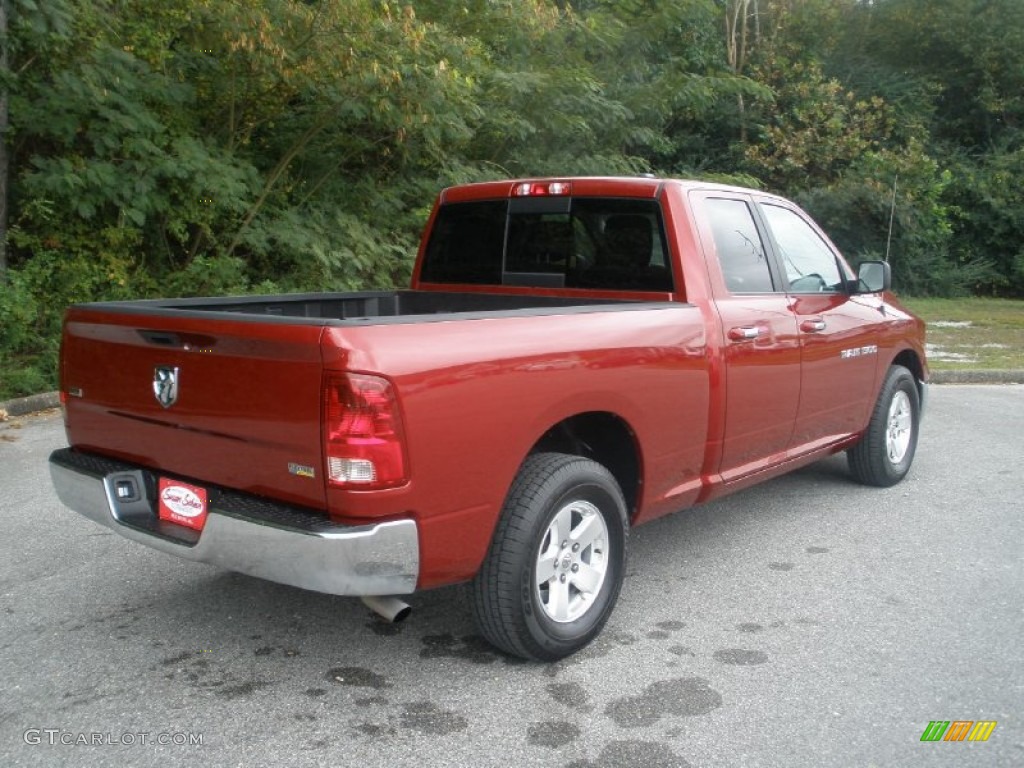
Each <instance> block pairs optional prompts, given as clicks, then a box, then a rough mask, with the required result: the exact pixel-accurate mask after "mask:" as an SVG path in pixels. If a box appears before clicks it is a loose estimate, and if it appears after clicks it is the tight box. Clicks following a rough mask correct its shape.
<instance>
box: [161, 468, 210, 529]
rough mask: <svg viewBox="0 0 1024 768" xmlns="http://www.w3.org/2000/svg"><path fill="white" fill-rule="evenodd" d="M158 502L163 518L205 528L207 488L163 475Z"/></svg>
mask: <svg viewBox="0 0 1024 768" xmlns="http://www.w3.org/2000/svg"><path fill="white" fill-rule="evenodd" d="M157 502H158V503H157V506H158V509H159V514H160V519H161V520H167V521H169V522H172V523H177V524H178V525H184V526H187V527H189V528H194V529H195V530H197V531H201V530H203V526H204V525H205V524H206V511H207V505H206V489H205V488H200V487H199V486H197V485H189V484H188V483H183V482H181V481H180V480H171V479H169V478H166V477H161V478H160V487H159V492H158V494H157Z"/></svg>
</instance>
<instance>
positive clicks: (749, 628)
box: [736, 622, 764, 633]
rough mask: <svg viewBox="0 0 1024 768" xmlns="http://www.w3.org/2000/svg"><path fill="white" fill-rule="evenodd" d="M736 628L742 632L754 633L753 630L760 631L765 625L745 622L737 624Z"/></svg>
mask: <svg viewBox="0 0 1024 768" xmlns="http://www.w3.org/2000/svg"><path fill="white" fill-rule="evenodd" d="M736 629H738V630H739V631H740V632H750V633H753V632H760V631H761V630H762V629H764V625H763V624H755V623H754V622H744V623H743V624H737V625H736Z"/></svg>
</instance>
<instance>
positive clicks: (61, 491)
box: [50, 178, 928, 660]
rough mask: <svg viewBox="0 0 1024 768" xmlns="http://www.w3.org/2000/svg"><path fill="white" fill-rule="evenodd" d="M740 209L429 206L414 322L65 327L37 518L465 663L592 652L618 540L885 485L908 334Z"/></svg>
mask: <svg viewBox="0 0 1024 768" xmlns="http://www.w3.org/2000/svg"><path fill="white" fill-rule="evenodd" d="M889 282H890V277H889V268H888V265H887V264H885V263H882V262H868V263H865V264H862V265H861V266H860V269H859V272H858V273H857V274H854V272H853V271H851V269H850V268H849V267H848V266H847V264H846V263H845V262H844V261H843V259H842V257H841V256H840V254H839V253H838V251H837V250H836V249H835V247H834V246H833V245H832V244H831V243H830V242H829V240H828V238H827V237H826V236H825V235H824V234H823V233H822V232H821V230H820V229H819V228H818V227H817V226H816V225H815V224H814V223H813V222H812V221H811V219H810V218H808V216H807V215H806V214H804V213H803V212H802V211H801V210H800V209H799V208H797V207H796V206H795V205H793V204H792V203H790V202H788V201H786V200H784V199H781V198H779V197H776V196H773V195H770V194H766V193H763V192H759V191H754V190H749V189H741V188H735V187H727V186H721V185H714V184H707V183H701V182H691V181H674V180H660V179H653V178H638V179H619V178H606V179H592V178H566V179H542V180H517V181H502V182H493V183H484V184H471V185H464V186H457V187H453V188H450V189H446V190H444V191H443V192H442V193H441V194H440V195H439V197H438V199H437V202H436V204H435V206H434V208H433V212H432V214H431V216H430V220H429V223H428V226H427V228H426V232H425V234H424V236H423V240H422V244H421V246H420V251H419V256H418V261H417V265H416V269H415V272H414V275H413V279H412V287H411V290H399V291H387V292H370V293H344V294H310V295H287V296H269V297H268V296H261V297H243V298H237V297H236V298H220V299H209V298H207V299H179V300H160V301H132V302H116V303H100V304H87V305H79V306H74V307H71V308H70V309H69V310H68V313H67V316H66V320H65V326H64V337H63V346H62V352H61V394H62V399H63V403H64V409H65V424H66V430H67V437H68V442H69V444H70V447H69V448H66V449H62V450H58V451H56V452H55V453H54V454H53V455H52V456H51V458H50V467H51V474H52V477H53V482H54V485H55V487H56V490H57V493H58V495H59V497H60V499H61V500H62V501H63V502H64V503H65V504H66V505H67V506H69V507H71V508H72V509H74V510H77V511H78V512H81V513H82V514H84V515H86V516H87V517H90V518H92V519H93V520H95V521H97V522H99V523H102V524H103V525H106V526H108V527H110V528H112V529H113V530H115V531H117V532H118V533H120V534H122V535H123V536H125V537H126V538H129V539H132V540H134V541H138V542H141V543H144V544H147V545H149V546H151V547H153V548H155V549H159V550H162V551H164V552H168V553H170V554H173V555H177V556H179V557H183V558H187V559H192V560H198V561H203V562H208V563H214V564H217V565H219V566H222V567H224V568H228V569H232V570H236V571H240V572H242V573H247V574H251V575H254V576H258V577H262V578H265V579H270V580H273V581H278V582H282V583H285V584H291V585H294V586H298V587H302V588H305V589H311V590H317V591H320V592H326V593H331V594H337V595H353V596H360V597H362V598H363V599H364V600H366V601H367V602H368V604H370V605H371V607H374V608H376V609H377V610H378V611H379V612H381V613H383V614H386V615H389V616H397V615H400V614H402V613H404V612H405V610H406V609H407V606H405V604H404V603H402V602H401V601H400V600H398V599H397V598H396V597H395V596H396V595H405V594H409V593H411V592H414V591H415V590H424V589H430V588H431V587H437V586H441V585H446V584H454V583H459V582H470V592H471V595H472V604H473V609H474V612H475V615H476V618H477V622H478V625H479V628H480V631H481V632H482V634H483V635H484V636H485V637H486V638H487V639H488V640H489V641H490V642H491V643H493V644H494V645H495V646H497V647H498V648H500V649H503V650H504V651H506V652H508V653H510V654H515V655H519V656H523V657H527V658H533V659H539V660H551V659H557V658H560V657H563V656H566V655H568V654H570V653H573V652H574V651H576V650H578V649H579V648H581V647H583V646H584V645H585V644H586V643H588V642H589V641H590V640H592V639H593V638H594V637H595V636H596V635H597V633H598V632H599V631H600V630H601V628H602V626H603V625H604V623H605V622H606V620H607V619H608V616H609V614H610V613H611V610H612V607H613V605H614V604H615V601H616V599H617V597H618V593H619V588H620V586H621V584H622V579H623V573H624V568H625V558H626V542H627V537H628V533H629V530H630V529H631V528H632V527H633V526H635V525H638V524H641V523H644V522H646V521H648V520H652V519H654V518H657V517H659V516H661V515H665V514H668V513H670V512H675V511H677V510H680V509H683V508H685V507H688V506H691V505H694V504H698V503H702V502H706V501H709V500H711V499H714V498H716V497H719V496H721V495H723V494H725V493H729V492H732V491H735V490H738V489H741V488H745V487H747V486H749V485H752V484H753V483H756V482H759V481H762V480H766V479H768V478H771V477H775V476H777V475H779V474H781V473H783V472H786V471H789V470H791V469H794V468H796V467H799V466H802V465H805V464H807V463H809V462H812V461H815V460H816V459H819V458H821V457H823V456H827V455H829V454H834V453H836V452H839V451H846V452H847V454H848V456H849V466H850V470H851V472H852V474H853V476H854V477H855V478H856V479H857V480H859V481H862V482H864V483H868V484H872V485H877V486H889V485H892V484H894V483H896V482H898V481H899V480H901V479H902V478H903V477H904V476H905V475H906V474H907V472H908V470H909V469H910V465H911V462H912V460H913V458H914V451H915V447H916V444H917V437H918V427H919V423H920V418H921V412H922V408H923V404H924V400H925V394H926V388H927V379H928V369H927V364H926V361H925V352H924V327H923V324H922V323H921V321H920V320H918V319H917V318H915V317H914V316H913V315H911V314H910V313H908V312H907V311H906V310H905V309H903V308H902V307H901V306H900V305H899V303H898V302H897V301H896V299H895V298H894V297H893V296H892V295H891V294H890V292H889Z"/></svg>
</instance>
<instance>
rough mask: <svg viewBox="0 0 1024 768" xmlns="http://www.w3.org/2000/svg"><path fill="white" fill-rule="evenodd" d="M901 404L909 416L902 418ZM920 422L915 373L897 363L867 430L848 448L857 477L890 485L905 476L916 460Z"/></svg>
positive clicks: (868, 483)
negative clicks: (906, 409) (907, 429)
mask: <svg viewBox="0 0 1024 768" xmlns="http://www.w3.org/2000/svg"><path fill="white" fill-rule="evenodd" d="M901 407H905V408H908V409H909V420H907V419H900V418H899V416H898V414H897V411H898V410H900V409H901ZM900 421H902V423H903V425H904V427H908V428H909V434H907V433H905V431H904V429H902V428H900V426H899V423H898V422H900ZM920 424H921V401H920V397H919V395H918V391H917V384H916V382H915V381H914V375H913V374H912V373H911V372H910V371H908V370H907V369H906V368H904V367H903V366H901V365H894V366H892V367H891V368H889V371H888V373H886V376H885V381H884V382H883V383H882V390H881V392H879V394H878V401H877V402H876V403H875V407H874V409H873V410H872V412H871V420H870V421H869V422H868V428H867V430H866V431H865V432H864V435H863V437H861V439H860V442H858V443H857V444H856V445H854V446H853V447H852V448H850V449H849V450H848V451H847V454H846V457H847V461H848V463H849V465H850V472H851V473H852V474H853V476H854V478H855V479H856V480H857V481H858V482H861V483H864V484H865V485H874V486H877V487H879V488H888V487H889V486H891V485H895V484H896V483H898V482H899V481H900V480H902V479H903V478H904V477H906V475H907V473H908V472H909V471H910V465H911V464H912V463H913V462H914V453H915V452H916V450H917V435H918V430H919V428H920ZM890 429H892V432H890ZM904 442H905V445H904V444H903V443H904Z"/></svg>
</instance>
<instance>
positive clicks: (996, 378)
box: [929, 370, 1024, 384]
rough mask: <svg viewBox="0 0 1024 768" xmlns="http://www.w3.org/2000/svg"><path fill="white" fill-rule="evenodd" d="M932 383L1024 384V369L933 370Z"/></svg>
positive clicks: (930, 379)
mask: <svg viewBox="0 0 1024 768" xmlns="http://www.w3.org/2000/svg"><path fill="white" fill-rule="evenodd" d="M930 374H931V375H930V378H929V382H930V383H931V384H1024V370H1002V371H1000V370H994V371H979V370H964V371H956V370H945V371H931V372H930Z"/></svg>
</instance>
